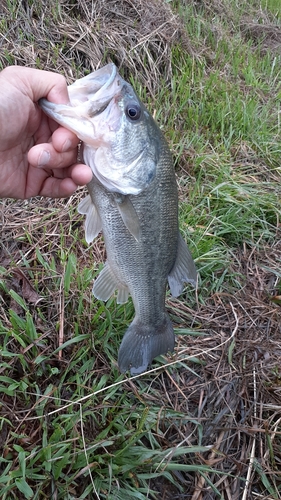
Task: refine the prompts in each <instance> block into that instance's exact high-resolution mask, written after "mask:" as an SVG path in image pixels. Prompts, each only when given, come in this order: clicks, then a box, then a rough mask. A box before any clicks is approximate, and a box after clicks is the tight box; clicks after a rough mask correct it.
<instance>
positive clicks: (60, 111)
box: [39, 63, 123, 145]
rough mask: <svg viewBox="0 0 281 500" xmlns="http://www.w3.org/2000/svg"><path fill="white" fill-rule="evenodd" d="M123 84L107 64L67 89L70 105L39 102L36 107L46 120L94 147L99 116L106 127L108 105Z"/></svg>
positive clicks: (110, 64) (114, 70) (112, 65)
mask: <svg viewBox="0 0 281 500" xmlns="http://www.w3.org/2000/svg"><path fill="white" fill-rule="evenodd" d="M122 82H123V80H122V78H121V77H120V75H119V73H118V71H117V68H116V66H115V64H113V63H109V64H107V65H106V66H103V67H102V68H100V69H98V70H97V71H94V72H93V73H90V74H89V75H87V76H84V77H83V78H80V79H79V80H76V81H75V82H74V83H73V84H72V85H70V86H68V94H69V100H70V102H69V104H55V103H52V102H50V101H48V100H47V99H40V100H39V105H40V107H41V108H42V109H43V111H44V112H45V113H46V114H47V115H48V116H50V117H51V118H52V119H53V120H55V121H56V122H57V123H59V124H60V125H62V126H64V127H66V128H67V129H68V130H71V131H72V132H74V133H75V134H76V135H77V136H78V137H79V139H81V140H82V141H84V142H86V143H88V144H93V145H96V144H95V139H97V138H98V137H99V136H100V133H99V130H98V128H99V124H100V116H101V115H102V114H105V116H103V117H102V120H103V123H104V124H107V116H108V113H109V112H111V108H112V106H109V105H110V103H111V101H112V100H113V99H114V98H115V100H116V97H117V96H118V95H119V94H120V91H121V88H122ZM112 104H114V103H112ZM108 107H109V108H108ZM117 115H118V113H117ZM111 119H112V117H111ZM117 121H118V116H116V122H117ZM111 128H112V126H111ZM93 141H94V142H93Z"/></svg>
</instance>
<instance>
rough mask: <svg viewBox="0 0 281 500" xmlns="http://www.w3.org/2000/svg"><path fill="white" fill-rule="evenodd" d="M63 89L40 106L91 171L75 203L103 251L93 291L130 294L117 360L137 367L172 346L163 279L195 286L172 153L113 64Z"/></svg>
mask: <svg viewBox="0 0 281 500" xmlns="http://www.w3.org/2000/svg"><path fill="white" fill-rule="evenodd" d="M68 90H69V98H70V105H58V104H53V103H50V102H48V101H46V100H45V99H41V100H40V106H41V107H42V109H43V110H44V111H45V113H46V114H47V115H48V116H50V117H51V118H53V119H54V120H56V121H57V122H58V123H60V124H61V125H63V126H64V127H66V128H68V129H70V130H72V131H73V132H75V133H76V135H77V136H78V137H79V138H80V139H81V140H82V141H83V148H82V154H83V161H84V162H85V163H86V164H88V165H89V166H90V167H91V169H92V171H93V179H92V181H91V182H90V183H89V184H88V191H89V195H88V196H87V197H86V198H85V199H83V200H82V202H81V203H80V204H79V207H78V210H79V212H80V213H82V214H85V215H86V222H85V238H86V241H87V242H88V243H90V242H91V241H92V240H93V239H94V238H95V237H96V236H97V235H98V233H99V232H100V231H102V232H103V237H104V241H105V246H106V252H107V261H106V263H105V266H104V268H103V270H102V271H101V273H100V275H99V276H98V278H97V279H96V281H95V283H94V286H93V294H94V296H95V297H96V298H97V299H99V300H103V301H106V300H108V299H109V298H110V296H111V295H112V294H113V293H114V292H115V291H116V290H117V302H118V303H125V302H126V301H127V300H128V296H129V293H130V294H131V296H132V300H133V303H134V307H135V317H134V319H133V321H132V323H131V324H130V326H129V328H128V329H127V331H126V333H125V335H124V337H123V340H122V343H121V346H120V349H119V354H118V365H119V369H120V371H121V372H125V371H127V370H130V372H131V374H132V375H135V374H138V373H142V372H143V371H145V370H146V369H147V367H148V365H149V364H150V363H151V362H152V360H153V359H154V358H155V357H156V356H158V355H160V354H165V353H167V352H168V351H173V350H174V343H175V336H174V331H173V326H172V323H171V320H170V318H169V316H168V314H167V312H166V310H165V296H166V286H167V281H168V283H169V287H170V290H171V293H172V295H173V296H174V297H177V296H178V295H180V293H181V292H182V290H183V286H184V283H185V282H191V283H192V284H193V285H194V286H195V285H196V280H197V273H196V268H195V265H194V262H193V259H192V256H191V254H190V251H189V249H188V247H187V245H186V243H185V241H184V240H183V238H182V237H181V235H180V233H179V227H178V194H177V185H176V178H175V173H174V167H173V161H172V156H171V153H170V150H169V147H168V145H167V142H166V140H165V138H164V136H163V134H162V132H161V130H160V128H159V127H158V126H157V124H156V123H155V121H154V119H153V118H152V116H151V115H150V113H149V112H148V111H147V110H146V108H145V107H144V105H143V104H142V102H141V101H140V99H139V98H138V97H137V95H136V93H135V91H134V89H133V88H132V86H131V85H129V84H128V83H127V82H125V81H124V80H123V79H122V78H121V76H120V75H119V74H118V72H117V69H116V67H115V66H114V64H108V65H106V66H104V67H103V68H101V69H99V70H97V71H95V72H93V73H91V74H90V75H88V76H86V77H84V78H81V79H79V80H77V81H76V82H75V83H74V84H72V85H70V86H69V87H68Z"/></svg>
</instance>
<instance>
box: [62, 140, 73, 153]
mask: <svg viewBox="0 0 281 500" xmlns="http://www.w3.org/2000/svg"><path fill="white" fill-rule="evenodd" d="M71 148H72V142H71V140H70V139H66V141H65V143H64V145H63V147H62V150H61V151H62V153H65V152H66V151H69V150H70V149H71Z"/></svg>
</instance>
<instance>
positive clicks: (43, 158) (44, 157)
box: [38, 151, 51, 167]
mask: <svg viewBox="0 0 281 500" xmlns="http://www.w3.org/2000/svg"><path fill="white" fill-rule="evenodd" d="M50 157H51V155H50V153H49V151H42V153H41V155H40V156H39V160H38V167H45V165H47V163H49V161H50Z"/></svg>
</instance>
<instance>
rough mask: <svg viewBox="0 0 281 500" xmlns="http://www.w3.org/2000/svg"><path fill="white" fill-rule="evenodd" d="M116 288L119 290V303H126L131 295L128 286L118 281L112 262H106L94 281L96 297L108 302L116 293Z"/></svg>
mask: <svg viewBox="0 0 281 500" xmlns="http://www.w3.org/2000/svg"><path fill="white" fill-rule="evenodd" d="M115 290H118V293H117V304H124V303H125V302H127V300H128V297H129V289H128V287H127V286H126V285H124V284H123V283H120V282H118V280H117V279H116V276H115V274H114V273H113V271H112V269H111V267H110V264H109V263H108V262H106V263H105V266H104V268H103V269H102V271H101V273H100V274H99V276H98V277H97V279H96V281H95V283H94V286H93V294H94V296H95V297H96V299H99V300H103V301H104V302H106V301H107V300H108V299H109V298H110V297H111V295H113V294H114V292H115Z"/></svg>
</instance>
